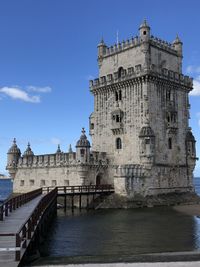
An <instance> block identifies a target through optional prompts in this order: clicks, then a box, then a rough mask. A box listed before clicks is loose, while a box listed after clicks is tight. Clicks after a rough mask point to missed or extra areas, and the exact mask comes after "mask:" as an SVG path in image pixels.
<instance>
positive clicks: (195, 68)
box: [186, 65, 200, 74]
mask: <svg viewBox="0 0 200 267" xmlns="http://www.w3.org/2000/svg"><path fill="white" fill-rule="evenodd" d="M186 72H187V73H189V74H192V73H193V74H199V73H200V66H194V65H189V66H188V67H187V68H186Z"/></svg>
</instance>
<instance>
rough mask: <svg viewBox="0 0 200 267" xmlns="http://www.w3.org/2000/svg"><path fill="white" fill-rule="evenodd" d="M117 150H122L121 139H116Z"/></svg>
mask: <svg viewBox="0 0 200 267" xmlns="http://www.w3.org/2000/svg"><path fill="white" fill-rule="evenodd" d="M116 149H122V140H121V138H119V137H118V138H117V139H116Z"/></svg>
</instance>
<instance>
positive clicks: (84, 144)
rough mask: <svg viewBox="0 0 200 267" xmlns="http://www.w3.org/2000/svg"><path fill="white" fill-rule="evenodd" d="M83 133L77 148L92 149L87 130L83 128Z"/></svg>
mask: <svg viewBox="0 0 200 267" xmlns="http://www.w3.org/2000/svg"><path fill="white" fill-rule="evenodd" d="M81 132H82V134H81V136H80V139H79V140H78V141H77V143H76V147H90V142H89V141H88V140H87V136H86V135H85V129H84V128H82V131H81Z"/></svg>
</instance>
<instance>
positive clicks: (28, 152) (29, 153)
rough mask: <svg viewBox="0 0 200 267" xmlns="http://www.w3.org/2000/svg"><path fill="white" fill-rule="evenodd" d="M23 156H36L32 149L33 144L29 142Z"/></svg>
mask: <svg viewBox="0 0 200 267" xmlns="http://www.w3.org/2000/svg"><path fill="white" fill-rule="evenodd" d="M23 156H34V153H33V151H32V150H31V145H30V143H29V142H28V145H27V149H26V150H25V152H24V154H23Z"/></svg>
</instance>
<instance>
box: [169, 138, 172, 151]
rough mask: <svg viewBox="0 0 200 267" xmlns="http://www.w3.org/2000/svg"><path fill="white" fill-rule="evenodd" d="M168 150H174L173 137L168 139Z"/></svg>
mask: <svg viewBox="0 0 200 267" xmlns="http://www.w3.org/2000/svg"><path fill="white" fill-rule="evenodd" d="M168 148H169V149H172V138H171V137H170V138H169V139H168Z"/></svg>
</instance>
